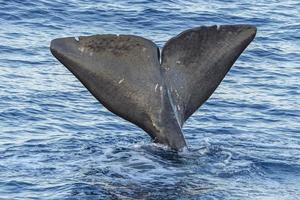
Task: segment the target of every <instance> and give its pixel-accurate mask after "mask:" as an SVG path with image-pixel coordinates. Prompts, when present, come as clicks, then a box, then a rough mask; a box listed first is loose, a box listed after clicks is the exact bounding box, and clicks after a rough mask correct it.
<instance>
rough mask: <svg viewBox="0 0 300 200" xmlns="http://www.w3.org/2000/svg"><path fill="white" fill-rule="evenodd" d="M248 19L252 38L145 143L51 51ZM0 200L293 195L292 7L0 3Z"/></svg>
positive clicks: (156, 37)
mask: <svg viewBox="0 0 300 200" xmlns="http://www.w3.org/2000/svg"><path fill="white" fill-rule="evenodd" d="M241 23H242V24H252V25H255V26H257V28H258V33H257V36H256V39H255V40H254V41H253V42H252V43H251V45H250V46H249V47H248V48H247V50H246V51H245V52H244V53H243V54H242V56H241V57H240V58H239V59H238V61H237V62H236V63H235V65H234V67H233V68H232V69H231V70H230V72H229V73H228V75H227V76H226V78H225V79H224V81H223V82H222V84H221V85H220V86H219V87H218V89H217V90H216V92H215V93H214V94H213V95H212V96H211V98H210V99H209V100H208V101H207V102H206V103H205V105H203V106H202V107H201V108H200V109H199V110H198V111H197V112H196V113H195V114H194V115H193V116H192V117H191V118H190V119H189V121H188V122H187V123H186V124H185V126H184V133H185V137H186V139H187V142H188V146H189V150H185V151H184V152H182V153H179V154H176V153H174V152H171V151H169V150H168V149H167V148H165V147H163V146H157V145H154V144H152V143H151V141H150V138H149V136H148V135H147V134H145V133H144V132H143V131H142V130H140V129H139V128H137V127H136V126H134V125H132V124H130V123H128V122H126V121H125V120H123V119H121V118H119V117H117V116H115V115H113V114H112V113H110V112H108V111H107V110H106V109H105V108H104V107H103V106H102V105H101V104H99V103H98V102H97V101H96V100H95V98H94V97H92V96H91V95H90V93H89V92H88V91H87V90H86V89H85V88H84V87H83V86H82V85H81V84H80V83H79V81H78V80H77V79H76V78H75V77H74V76H73V75H72V74H71V73H70V72H69V71H67V70H66V68H64V67H63V66H62V65H61V64H60V63H59V62H58V61H57V60H56V59H55V58H54V57H53V56H52V55H51V54H50V52H49V43H50V41H51V39H54V38H58V37H65V36H79V35H91V34H103V33H118V34H135V35H140V36H143V37H146V38H149V39H151V40H153V41H155V42H156V43H157V44H158V45H159V46H160V47H162V46H163V44H164V43H165V42H166V40H168V39H169V38H170V37H172V36H175V35H177V34H178V33H180V32H181V31H183V30H185V29H188V28H192V27H196V26H201V25H214V24H241ZM0 27H1V28H0V102H1V104H0V200H4V199H5V200H6V199H8V200H13V199H20V200H21V199H22V200H24V199H59V200H62V199H268V200H271V199H272V200H273V199H280V200H294V199H300V105H299V104H300V35H299V33H300V2H299V1H298V0H289V1H277V0H270V1H258V0H254V1H246V0H242V1H233V0H228V1H225V2H224V1H203V0H201V1H200V0H199V1H196V0H191V1H184V0H179V1H174V0H166V1H158V0H137V1H128V0H127V1H108V0H104V1H102V2H98V1H92V0H69V1H67V3H66V2H65V1H63V0H37V1H32V0H0Z"/></svg>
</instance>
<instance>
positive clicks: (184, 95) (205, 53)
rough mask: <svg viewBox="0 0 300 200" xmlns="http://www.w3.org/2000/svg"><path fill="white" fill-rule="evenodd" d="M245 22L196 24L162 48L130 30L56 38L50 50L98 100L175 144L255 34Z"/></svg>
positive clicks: (182, 143) (182, 141)
mask: <svg viewBox="0 0 300 200" xmlns="http://www.w3.org/2000/svg"><path fill="white" fill-rule="evenodd" d="M255 34H256V28H255V27H253V26H249V25H224V26H211V27H204V26H203V27H197V28H193V29H189V30H187V31H184V32H182V33H180V34H179V35H178V36H176V37H174V38H171V39H170V40H169V41H167V43H166V44H165V46H164V47H163V49H162V53H161V56H162V58H161V63H160V53H159V48H158V47H157V46H156V45H155V44H154V43H153V42H152V41H150V40H147V39H145V38H142V37H138V36H134V35H120V36H118V35H110V34H108V35H93V36H84V37H79V39H75V38H74V37H68V38H59V39H54V40H53V41H52V42H51V46H50V49H51V52H52V54H53V55H54V56H55V57H56V58H57V59H58V60H59V61H60V62H61V63H62V64H63V65H64V66H65V67H67V68H68V69H69V70H70V71H71V72H72V73H73V74H74V75H75V76H76V77H77V78H78V79H79V80H80V81H81V83H82V84H83V85H84V86H85V87H86V88H87V89H88V90H89V91H90V92H91V94H92V95H93V96H94V97H96V98H97V99H98V100H99V102H100V103H101V104H103V105H104V106H105V107H106V108H107V109H108V110H110V111H111V112H113V113H115V114H116V115H118V116H120V117H122V118H124V119H126V120H128V121H130V122H132V123H134V124H135V125H137V126H138V127H140V128H142V129H143V130H144V131H146V132H147V133H148V134H149V135H150V136H151V138H152V139H153V141H154V142H157V143H161V144H165V145H168V146H169V147H171V148H172V149H174V150H180V149H182V148H183V147H185V146H186V141H185V139H184V136H183V133H182V126H183V124H184V122H185V121H186V120H187V119H188V118H189V117H190V116H191V115H192V114H193V113H194V112H195V111H196V110H197V109H198V108H199V107H200V106H201V105H202V104H203V103H204V102H205V101H206V100H207V99H208V98H209V97H210V95H211V94H212V93H213V92H214V91H215V89H216V88H217V87H218V85H219V84H220V83H221V81H222V80H223V78H224V76H225V75H226V73H227V72H228V71H229V69H230V68H231V66H232V65H233V63H234V62H235V61H236V60H237V58H238V57H239V55H240V54H241V53H242V52H243V51H244V49H245V48H246V47H247V46H248V45H249V43H250V42H251V41H252V40H253V39H254V37H255Z"/></svg>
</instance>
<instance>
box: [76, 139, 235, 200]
mask: <svg viewBox="0 0 300 200" xmlns="http://www.w3.org/2000/svg"><path fill="white" fill-rule="evenodd" d="M212 157H213V158H212ZM229 157H230V156H228V154H227V153H226V152H225V153H224V152H222V150H221V149H220V148H217V147H202V148H199V149H189V150H184V151H183V152H180V153H177V152H174V151H172V150H170V149H167V148H166V147H164V146H160V145H156V144H146V145H145V144H135V145H129V147H124V146H119V145H118V146H116V147H115V148H113V149H110V150H108V151H107V152H105V153H104V154H103V156H102V157H101V158H98V160H96V161H95V162H94V163H93V164H92V165H86V166H82V169H81V170H80V173H79V174H78V177H77V179H76V180H77V181H80V182H79V183H78V182H76V183H74V184H72V186H71V188H70V189H71V191H72V192H71V195H72V198H77V199H91V198H95V199H99V198H109V199H178V198H180V199H191V198H195V197H197V198H199V197H202V196H203V197H204V196H205V195H206V193H207V192H209V194H210V195H213V193H214V191H215V190H217V185H216V184H214V183H213V182H211V181H209V176H210V175H209V173H208V174H207V171H210V172H211V173H214V172H213V170H216V166H214V163H212V160H214V162H226V159H228V158H229ZM216 158H217V159H218V160H217V161H216V160H215V159H216ZM98 162H99V164H97V163H98ZM100 163H101V164H100ZM213 168H214V169H213ZM220 194H222V193H220V191H219V192H218V195H220ZM70 198H71V197H70Z"/></svg>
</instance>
